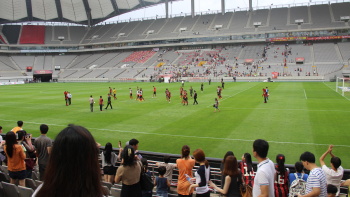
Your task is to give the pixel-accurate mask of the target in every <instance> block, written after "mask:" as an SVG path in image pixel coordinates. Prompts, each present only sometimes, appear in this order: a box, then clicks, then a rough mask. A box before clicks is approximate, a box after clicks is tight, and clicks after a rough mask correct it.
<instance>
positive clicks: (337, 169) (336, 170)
mask: <svg viewBox="0 0 350 197" xmlns="http://www.w3.org/2000/svg"><path fill="white" fill-rule="evenodd" d="M332 150H333V145H329V147H328V150H327V151H326V152H325V153H323V155H322V156H321V157H320V164H321V166H322V170H323V172H324V173H325V174H326V180H327V184H331V185H334V186H336V187H337V189H338V192H337V194H336V196H339V192H340V181H341V180H342V178H343V174H344V169H343V167H341V160H340V158H339V157H336V156H334V154H333V153H332ZM328 154H330V155H331V157H332V158H331V168H328V167H327V165H326V163H325V162H324V159H325V157H326V156H327V155H328Z"/></svg>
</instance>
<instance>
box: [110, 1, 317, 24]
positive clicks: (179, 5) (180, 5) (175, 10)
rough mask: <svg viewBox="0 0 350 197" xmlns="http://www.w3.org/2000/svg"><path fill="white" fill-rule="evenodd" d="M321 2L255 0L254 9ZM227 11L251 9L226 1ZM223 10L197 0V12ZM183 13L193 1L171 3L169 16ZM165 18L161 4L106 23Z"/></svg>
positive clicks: (246, 3) (243, 3)
mask: <svg viewBox="0 0 350 197" xmlns="http://www.w3.org/2000/svg"><path fill="white" fill-rule="evenodd" d="M319 2H320V1H316V0H253V8H254V7H260V8H262V7H265V6H267V7H269V6H271V7H272V8H275V7H281V5H291V6H293V5H294V6H295V5H307V4H308V3H310V4H315V3H318V4H319ZM225 4H226V5H225V6H226V8H225V9H226V10H231V11H233V10H240V9H245V8H248V7H249V0H225ZM219 10H221V0H195V12H198V13H200V12H202V13H203V12H205V13H208V12H209V13H217V12H218V11H219ZM181 13H183V14H185V13H187V14H190V13H191V0H179V1H175V2H172V3H169V15H172V16H176V15H180V14H181ZM156 15H158V16H165V4H159V5H156V6H152V7H149V8H145V9H140V10H136V11H133V12H129V13H126V14H123V15H120V16H116V17H113V18H111V19H108V20H107V21H106V22H112V21H124V20H129V19H139V18H148V17H153V18H154V17H155V16H156Z"/></svg>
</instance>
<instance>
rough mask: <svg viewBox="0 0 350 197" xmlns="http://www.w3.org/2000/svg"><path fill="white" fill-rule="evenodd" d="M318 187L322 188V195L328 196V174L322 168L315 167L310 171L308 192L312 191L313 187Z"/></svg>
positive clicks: (321, 196) (322, 196) (323, 196)
mask: <svg viewBox="0 0 350 197" xmlns="http://www.w3.org/2000/svg"><path fill="white" fill-rule="evenodd" d="M314 187H318V188H320V189H321V193H320V195H319V196H320V197H326V196H327V181H326V175H325V174H324V172H323V171H322V169H321V168H314V169H312V170H311V171H310V174H309V177H308V178H307V184H306V192H305V194H308V193H310V192H311V191H312V188H314Z"/></svg>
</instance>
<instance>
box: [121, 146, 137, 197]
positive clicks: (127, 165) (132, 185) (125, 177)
mask: <svg viewBox="0 0 350 197" xmlns="http://www.w3.org/2000/svg"><path fill="white" fill-rule="evenodd" d="M141 166H142V164H141V163H140V162H139V161H138V159H137V158H135V150H134V148H133V147H132V146H130V145H129V146H125V148H124V149H123V153H122V164H121V166H120V167H119V168H118V170H117V174H116V176H115V183H117V184H118V183H120V181H122V182H123V184H122V191H121V194H120V196H121V197H129V196H133V197H141V196H142V192H141V185H140V174H141Z"/></svg>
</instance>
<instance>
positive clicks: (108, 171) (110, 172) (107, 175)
mask: <svg viewBox="0 0 350 197" xmlns="http://www.w3.org/2000/svg"><path fill="white" fill-rule="evenodd" d="M112 150H113V147H112V144H111V143H109V142H108V143H107V144H106V146H105V151H103V153H102V154H101V160H102V168H103V174H104V175H103V178H104V181H106V182H109V183H112V184H113V181H114V176H115V173H116V172H117V166H116V163H117V160H118V156H117V155H116V154H115V153H113V152H112Z"/></svg>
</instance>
